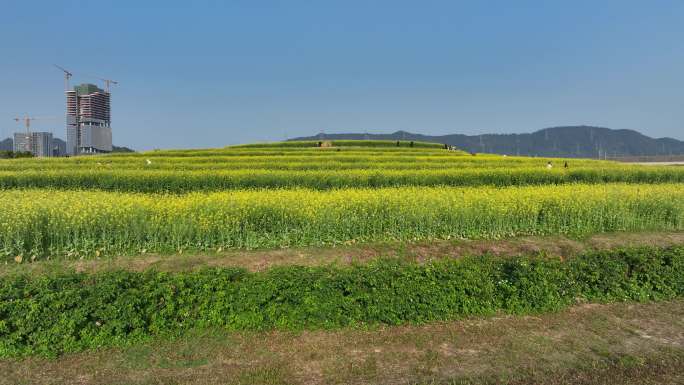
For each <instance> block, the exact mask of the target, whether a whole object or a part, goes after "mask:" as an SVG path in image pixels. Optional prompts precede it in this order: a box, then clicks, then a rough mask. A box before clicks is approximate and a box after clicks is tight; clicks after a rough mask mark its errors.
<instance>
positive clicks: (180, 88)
mask: <svg viewBox="0 0 684 385" xmlns="http://www.w3.org/2000/svg"><path fill="white" fill-rule="evenodd" d="M1 4H2V5H1V7H0V8H1V9H0V135H2V136H3V137H6V136H9V134H10V133H11V132H12V131H15V130H16V129H18V128H19V126H18V125H17V124H15V123H14V122H13V121H12V120H11V118H12V117H14V116H15V115H17V114H23V113H25V112H28V113H29V114H34V115H42V116H57V117H61V116H63V115H64V95H63V79H62V75H61V73H60V72H59V71H58V70H57V69H55V68H53V67H52V63H57V64H60V65H62V66H64V67H66V68H68V69H70V70H71V71H72V72H74V74H75V76H74V79H73V80H72V83H74V81H75V82H86V81H88V82H97V80H96V79H93V78H92V77H88V76H92V75H95V76H104V77H109V78H111V79H115V80H118V81H120V85H119V86H118V87H116V88H115V89H114V90H113V95H112V97H113V100H112V107H113V123H112V126H113V136H114V143H115V144H118V145H127V146H132V147H134V148H136V149H151V148H180V147H208V146H223V145H227V144H234V143H242V142H252V141H261V140H280V139H283V137H284V136H285V135H287V136H289V137H292V136H301V135H312V134H316V133H318V132H321V131H324V132H326V133H334V132H350V131H354V132H364V131H367V132H378V133H379V132H393V131H395V130H400V129H401V130H407V131H412V132H419V133H425V134H447V133H465V134H478V133H490V132H492V133H494V132H506V133H509V132H531V131H534V130H537V129H540V128H544V127H548V126H555V125H570V124H591V125H601V126H606V127H611V128H631V129H637V130H640V131H642V132H644V133H645V134H647V135H650V136H655V137H662V136H670V137H675V138H678V139H684V1H682V0H671V1H660V0H654V1H630V0H616V1H595V0H594V1H551V0H548V1H541V0H540V1H521V0H516V1H510V0H507V1H467V2H466V1H455V0H454V1H429V0H425V1H398V0H392V1H372V0H365V1H353V0H345V1H334V2H333V1H322V0H321V1H294V0H292V1H228V0H226V1H192V2H190V1H159V2H154V1H65V0H64V1H28V0H22V1H19V0H2V2H1ZM35 127H36V129H45V130H51V131H54V132H55V134H56V135H57V136H59V137H62V138H64V136H65V134H64V122H63V119H61V120H57V121H53V122H49V121H46V122H43V123H36V126H35Z"/></svg>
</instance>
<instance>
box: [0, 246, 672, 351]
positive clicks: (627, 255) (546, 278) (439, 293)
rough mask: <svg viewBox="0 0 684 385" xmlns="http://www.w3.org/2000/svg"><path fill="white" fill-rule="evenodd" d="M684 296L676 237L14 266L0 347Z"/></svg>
mask: <svg viewBox="0 0 684 385" xmlns="http://www.w3.org/2000/svg"><path fill="white" fill-rule="evenodd" d="M682 295H684V248H682V247H677V248H669V249H658V248H637V249H628V250H617V251H604V252H590V253H587V254H584V255H581V256H577V257H574V258H570V259H566V260H565V261H561V260H558V259H550V258H544V257H519V258H513V259H502V258H495V257H487V256H485V257H470V258H463V259H460V260H453V259H443V260H439V261H433V262H429V263H426V264H416V263H402V262H398V261H394V260H380V261H375V262H372V263H370V264H367V265H354V266H351V267H334V266H324V267H298V266H289V267H279V268H273V269H271V270H267V271H265V272H259V273H250V272H247V271H245V270H242V269H238V268H231V269H206V270H201V271H195V272H181V273H160V272H155V271H145V272H127V271H108V272H100V273H95V274H92V275H89V274H85V273H62V274H60V275H48V276H38V277H31V276H27V275H19V276H8V277H4V278H3V279H2V281H0V356H2V357H12V356H27V355H43V356H56V355H59V354H62V353H65V352H75V351H79V350H83V349H91V348H100V347H106V346H117V345H119V346H120V345H128V344H132V343H136V342H140V341H144V340H148V339H150V338H164V337H175V336H179V335H181V334H182V333H184V332H186V331H188V330H190V329H200V330H201V329H206V328H215V327H218V328H225V329H229V330H268V329H274V328H275V329H302V328H325V329H328V328H337V327H349V326H352V327H353V326H358V325H365V324H371V325H372V324H388V325H397V324H405V323H423V322H428V321H435V320H449V319H454V318H459V317H464V316H473V315H477V316H482V315H492V314H496V313H501V312H503V313H514V314H530V313H532V314H534V313H540V312H549V311H557V310H559V309H563V308H565V307H567V306H570V305H572V304H575V303H578V302H584V301H590V302H611V301H625V300H636V301H650V300H663V299H670V298H675V297H680V296H682Z"/></svg>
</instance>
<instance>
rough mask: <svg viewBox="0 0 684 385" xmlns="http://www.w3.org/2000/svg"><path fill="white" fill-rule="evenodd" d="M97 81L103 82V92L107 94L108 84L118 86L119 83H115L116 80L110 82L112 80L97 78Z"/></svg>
mask: <svg viewBox="0 0 684 385" xmlns="http://www.w3.org/2000/svg"><path fill="white" fill-rule="evenodd" d="M98 79H100V80H102V81H103V82H104V84H105V92H107V93H109V86H110V84H114V85H116V84H119V82H117V81H116V80H112V79H105V78H98Z"/></svg>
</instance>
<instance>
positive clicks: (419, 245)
mask: <svg viewBox="0 0 684 385" xmlns="http://www.w3.org/2000/svg"><path fill="white" fill-rule="evenodd" d="M683 244H684V232H640V233H610V234H598V235H593V236H590V237H588V238H586V239H581V240H578V239H572V238H567V237H563V236H550V237H533V236H531V237H519V238H510V239H502V240H448V241H447V240H434V241H424V242H414V243H406V242H396V243H384V244H371V245H368V244H364V245H348V246H338V247H329V248H296V249H279V250H251V251H244V250H238V251H222V252H212V253H202V254H190V253H185V254H176V255H152V254H146V255H139V256H122V257H104V258H97V259H95V258H94V259H85V260H71V261H69V260H66V261H65V260H55V261H41V262H36V263H22V264H5V265H0V275H2V274H7V273H11V272H30V273H32V274H40V273H42V272H54V271H60V270H76V271H84V272H95V271H100V270H110V269H127V270H135V271H141V270H144V269H148V268H154V269H156V270H159V271H183V270H192V269H197V268H202V267H243V268H246V269H248V270H251V271H259V270H264V269H267V268H269V267H273V266H281V265H302V266H315V265H324V264H350V263H355V262H359V263H362V262H364V261H368V260H372V259H375V258H378V257H392V258H403V259H406V260H409V261H425V260H430V259H435V258H444V257H450V258H458V257H462V256H466V255H482V254H492V255H498V256H515V255H525V254H538V253H546V254H548V255H550V256H561V257H568V256H572V255H575V254H577V253H580V252H582V251H585V250H590V249H610V248H616V247H627V246H672V245H683Z"/></svg>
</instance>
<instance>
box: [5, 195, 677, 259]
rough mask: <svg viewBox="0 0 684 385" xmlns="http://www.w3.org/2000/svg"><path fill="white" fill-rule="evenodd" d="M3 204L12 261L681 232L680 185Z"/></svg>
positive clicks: (16, 200)
mask: <svg viewBox="0 0 684 385" xmlns="http://www.w3.org/2000/svg"><path fill="white" fill-rule="evenodd" d="M0 201H1V202H3V210H2V211H0V255H2V256H4V257H5V258H6V259H7V260H11V259H13V258H16V257H21V258H22V259H24V260H28V259H35V258H43V257H57V256H64V255H71V256H81V257H83V256H90V257H92V256H95V255H101V254H113V253H138V252H141V251H149V252H153V251H154V252H163V253H173V252H179V251H182V250H189V249H191V250H207V249H218V248H261V247H288V246H309V245H329V244H341V243H346V242H357V241H358V242H365V241H390V240H404V241H406V240H414V239H434V238H440V239H448V238H499V237H508V236H516V235H531V234H571V235H577V236H580V235H584V234H589V233H596V232H607V231H623V230H631V231H635V230H681V229H683V228H684V189H682V187H681V185H680V184H657V185H642V184H633V185H629V184H606V185H576V184H571V185H562V186H553V185H551V186H529V187H510V188H504V189H500V188H494V187H477V188H428V187H406V188H382V189H357V188H352V189H342V190H330V191H318V190H306V189H294V190H260V191H259V190H233V191H225V192H217V193H191V194H187V195H163V194H135V193H134V194H130V193H118V192H102V191H57V190H49V189H48V190H4V191H0Z"/></svg>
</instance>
